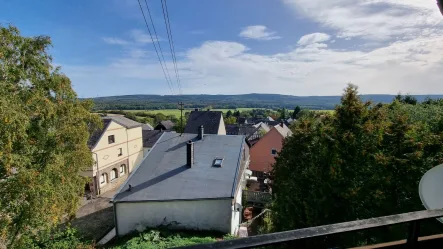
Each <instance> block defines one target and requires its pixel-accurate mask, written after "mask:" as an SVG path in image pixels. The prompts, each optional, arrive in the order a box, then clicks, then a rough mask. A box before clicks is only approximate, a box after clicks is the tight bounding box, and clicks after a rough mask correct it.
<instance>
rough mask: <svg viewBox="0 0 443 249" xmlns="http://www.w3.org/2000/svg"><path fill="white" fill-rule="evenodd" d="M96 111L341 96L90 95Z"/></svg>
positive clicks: (254, 104) (327, 103)
mask: <svg viewBox="0 0 443 249" xmlns="http://www.w3.org/2000/svg"><path fill="white" fill-rule="evenodd" d="M361 97H362V99H363V100H364V101H366V100H372V101H373V102H376V103H379V102H381V103H388V102H391V101H392V100H393V99H394V97H395V95H385V94H373V95H361ZM414 97H415V98H417V100H418V101H423V100H425V99H426V98H427V97H430V98H433V99H437V98H443V95H414ZM93 101H94V102H95V109H96V110H160V109H177V103H178V102H181V101H182V102H184V103H185V108H188V109H190V108H205V107H207V106H212V107H213V108H214V109H235V108H269V109H277V108H282V107H286V108H288V109H292V108H294V107H295V106H296V105H299V106H301V107H302V108H307V109H312V110H331V109H334V107H335V105H337V104H338V103H339V102H340V96H291V95H280V94H256V93H252V94H242V95H181V96H178V95H122V96H110V97H98V98H93Z"/></svg>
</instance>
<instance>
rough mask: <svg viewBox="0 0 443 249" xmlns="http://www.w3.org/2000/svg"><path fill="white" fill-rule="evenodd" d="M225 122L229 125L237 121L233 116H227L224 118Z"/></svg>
mask: <svg viewBox="0 0 443 249" xmlns="http://www.w3.org/2000/svg"><path fill="white" fill-rule="evenodd" d="M224 121H225V124H227V125H231V124H236V123H237V119H236V118H235V117H233V116H231V117H229V118H225V120H224Z"/></svg>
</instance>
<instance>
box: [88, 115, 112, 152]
mask: <svg viewBox="0 0 443 249" xmlns="http://www.w3.org/2000/svg"><path fill="white" fill-rule="evenodd" d="M102 121H103V127H102V128H101V129H96V130H94V131H93V132H92V134H91V136H89V140H88V147H89V149H92V148H94V147H95V145H96V144H97V142H98V140H100V138H101V136H102V134H103V132H104V131H105V130H106V128H108V126H109V124H110V123H111V120H110V119H102Z"/></svg>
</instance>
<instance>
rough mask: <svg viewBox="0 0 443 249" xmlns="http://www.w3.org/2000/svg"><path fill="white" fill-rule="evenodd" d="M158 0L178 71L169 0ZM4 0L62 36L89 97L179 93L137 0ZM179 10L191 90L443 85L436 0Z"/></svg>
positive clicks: (442, 35) (72, 71)
mask: <svg viewBox="0 0 443 249" xmlns="http://www.w3.org/2000/svg"><path fill="white" fill-rule="evenodd" d="M148 4H149V7H150V10H151V14H152V15H153V20H154V24H155V27H156V29H157V32H158V35H159V37H160V39H159V40H160V41H159V42H160V45H161V46H162V49H163V52H164V56H165V59H166V64H167V68H168V69H169V73H170V75H171V78H172V79H175V74H174V70H173V64H172V60H171V54H170V52H169V44H168V41H167V34H166V29H165V25H164V20H163V14H162V8H161V3H160V0H148ZM1 5H2V8H1V9H0V22H1V23H2V24H3V25H5V24H7V23H11V24H13V25H15V26H17V27H18V28H19V29H20V30H21V32H22V34H23V35H25V36H34V35H49V36H51V38H52V41H53V45H54V47H53V48H52V49H51V51H50V52H51V54H52V55H53V58H54V63H55V64H57V65H60V66H61V67H62V71H63V72H64V73H65V74H66V75H67V76H68V77H70V78H71V80H72V84H73V86H74V89H75V90H76V91H77V93H78V94H79V96H80V97H95V96H109V95H121V94H171V90H170V89H169V87H168V85H167V83H166V81H165V78H164V76H163V72H162V70H161V67H160V64H159V63H158V60H157V56H156V54H155V52H154V48H153V44H152V42H151V40H150V37H149V35H148V33H147V29H146V26H145V24H144V21H143V18H142V15H141V12H140V9H139V5H138V2H137V0H108V1H104V0H102V1H100V0H92V1H86V0H78V1H55V0H45V1H31V0H28V1H25V0H2V1H1ZM142 5H143V7H144V8H146V6H145V4H144V1H143V0H142ZM168 10H169V17H170V22H171V28H172V35H173V38H174V45H175V50H176V56H177V66H178V72H179V75H180V78H181V86H182V90H183V94H241V93H251V92H254V93H280V94H289V95H339V94H341V92H342V90H343V88H344V87H345V86H346V84H347V83H349V82H352V83H354V84H356V85H358V86H359V87H360V91H361V92H362V93H390V94H396V93H398V92H403V93H411V94H441V93H443V52H442V51H443V17H442V16H441V15H440V13H439V11H438V8H437V7H436V5H435V1H434V0H361V1H358V2H356V1H354V0H328V1H324V0H272V1H271V0H242V1H239V0H223V1H222V0H210V1H209V0H168ZM145 12H146V9H145ZM148 21H149V20H148ZM173 84H174V85H173V86H174V88H173V89H172V92H173V93H178V87H177V85H176V84H177V83H176V82H175V80H174V82H173Z"/></svg>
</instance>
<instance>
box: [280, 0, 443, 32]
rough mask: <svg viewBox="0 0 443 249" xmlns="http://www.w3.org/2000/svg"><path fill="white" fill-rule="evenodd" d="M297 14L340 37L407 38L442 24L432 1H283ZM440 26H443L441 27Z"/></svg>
mask: <svg viewBox="0 0 443 249" xmlns="http://www.w3.org/2000/svg"><path fill="white" fill-rule="evenodd" d="M283 1H284V2H285V3H286V4H287V5H288V6H290V7H292V8H293V9H294V10H295V11H296V14H297V15H299V14H302V15H304V16H305V17H307V18H310V19H312V20H314V21H316V22H318V23H320V24H322V25H323V26H325V27H328V28H332V29H334V30H337V32H338V37H341V38H347V37H362V38H366V39H371V40H389V39H405V38H406V39H408V38H412V37H414V36H415V34H417V33H420V32H421V30H422V29H423V28H425V27H432V26H435V25H437V24H438V23H442V18H441V15H440V13H439V12H438V8H437V7H436V6H435V1H433V0H429V1H428V0H361V1H354V0H328V1H324V0H283ZM440 28H441V27H440Z"/></svg>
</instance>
